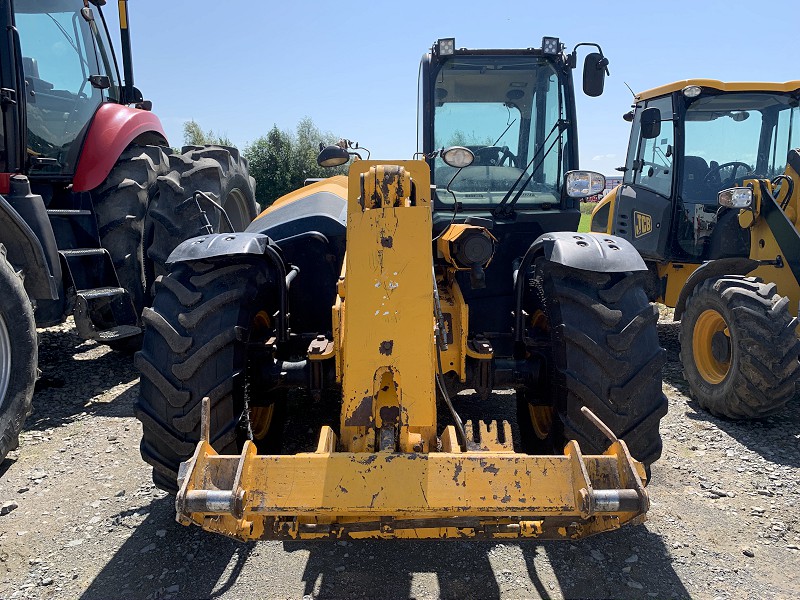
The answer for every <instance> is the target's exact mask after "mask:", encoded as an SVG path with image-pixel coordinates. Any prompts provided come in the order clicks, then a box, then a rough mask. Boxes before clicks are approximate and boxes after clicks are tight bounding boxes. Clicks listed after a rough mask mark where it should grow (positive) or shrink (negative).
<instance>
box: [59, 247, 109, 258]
mask: <svg viewBox="0 0 800 600" xmlns="http://www.w3.org/2000/svg"><path fill="white" fill-rule="evenodd" d="M59 252H61V254H63V255H64V257H71V256H102V255H103V254H105V253H106V249H105V248H75V249H74V250H59Z"/></svg>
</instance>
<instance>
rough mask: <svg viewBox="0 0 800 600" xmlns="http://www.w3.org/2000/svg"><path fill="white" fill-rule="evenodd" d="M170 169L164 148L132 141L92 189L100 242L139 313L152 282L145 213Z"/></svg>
mask: <svg viewBox="0 0 800 600" xmlns="http://www.w3.org/2000/svg"><path fill="white" fill-rule="evenodd" d="M167 171H168V163H167V156H166V154H165V153H164V150H163V149H162V148H160V147H158V146H140V145H137V144H132V145H131V146H129V147H128V148H127V149H126V150H125V152H123V153H122V155H121V156H120V157H119V160H118V161H117V164H116V165H114V168H113V169H112V170H111V173H109V175H108V177H106V180H105V181H104V182H103V183H102V184H100V186H98V187H97V188H96V189H95V190H93V191H92V202H93V204H94V210H95V215H96V217H97V227H98V229H99V232H100V243H101V244H102V245H103V247H104V248H105V249H106V250H108V253H109V254H110V255H111V260H112V261H113V263H114V268H115V270H116V271H117V277H118V278H119V283H120V285H121V286H122V287H123V288H125V289H126V290H128V292H129V293H130V295H131V299H132V300H133V306H134V308H135V309H136V314H141V312H142V309H143V308H144V307H145V306H147V305H148V304H149V298H148V293H147V288H148V284H149V283H151V282H152V280H150V281H148V280H147V271H148V268H147V264H146V263H147V258H146V256H145V248H144V224H145V215H146V214H147V208H148V205H149V204H150V201H151V200H152V199H153V198H154V197H155V195H156V194H157V192H158V178H159V177H160V176H162V175H165V174H166V173H167ZM181 241H182V240H181ZM121 341H124V340H121Z"/></svg>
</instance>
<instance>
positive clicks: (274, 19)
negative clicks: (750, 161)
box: [106, 0, 800, 174]
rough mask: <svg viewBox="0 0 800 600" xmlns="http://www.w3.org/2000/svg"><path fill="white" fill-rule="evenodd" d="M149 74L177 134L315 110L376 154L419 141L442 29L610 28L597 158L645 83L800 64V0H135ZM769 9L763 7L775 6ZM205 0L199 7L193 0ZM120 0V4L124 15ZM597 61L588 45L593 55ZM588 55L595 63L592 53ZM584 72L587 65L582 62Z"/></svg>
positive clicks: (591, 132)
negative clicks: (425, 75) (421, 95)
mask: <svg viewBox="0 0 800 600" xmlns="http://www.w3.org/2000/svg"><path fill="white" fill-rule="evenodd" d="M129 5H130V9H129V10H130V26H131V33H132V38H133V52H134V66H135V75H136V85H137V87H139V88H140V89H141V90H142V92H143V93H144V96H145V98H148V99H150V100H152V101H153V110H154V112H155V113H156V114H158V115H159V116H160V117H161V120H162V122H163V124H164V127H165V128H166V131H167V134H168V135H169V138H170V142H171V144H172V145H176V146H177V145H180V144H181V143H182V125H183V122H184V121H186V120H189V119H194V120H196V121H197V122H199V123H200V124H201V126H202V127H203V128H204V129H213V130H214V131H215V132H217V133H224V134H226V135H227V136H228V137H230V138H231V139H232V140H233V142H234V143H235V144H237V145H238V146H240V147H244V146H245V145H246V144H247V143H248V142H251V141H253V140H254V139H256V138H257V137H259V136H261V135H263V134H265V133H266V132H267V131H268V130H269V129H270V128H271V127H272V125H273V124H277V125H278V127H280V128H282V129H293V128H294V126H295V125H296V123H297V122H298V121H299V120H300V119H301V118H303V117H304V116H310V117H311V118H313V120H314V122H315V123H316V124H317V125H318V126H319V127H320V129H322V130H326V131H331V132H333V133H335V134H337V135H340V136H344V137H347V138H349V139H351V140H357V141H358V142H360V143H361V145H362V146H365V147H367V148H369V149H370V150H371V151H372V156H373V157H374V158H377V157H386V158H409V157H410V156H411V155H412V153H413V152H414V149H415V143H416V142H415V140H416V104H417V98H416V95H417V69H418V63H419V59H420V57H421V56H422V54H423V53H424V52H425V51H426V50H427V49H428V48H429V47H430V45H431V44H432V43H433V42H434V41H435V40H436V39H437V38H440V37H453V36H455V38H456V45H457V46H458V47H469V48H491V47H498V48H522V47H528V46H537V47H538V46H539V45H540V44H541V38H542V36H544V35H549V36H558V37H560V38H561V40H562V42H564V43H565V44H566V45H567V49H568V50H570V49H571V48H572V46H574V45H575V44H577V43H578V42H582V41H592V42H597V43H599V44H600V45H601V46H602V47H603V51H604V52H605V54H606V56H607V57H608V58H609V60H610V70H611V77H610V78H608V79H607V80H606V91H605V94H604V95H603V96H601V97H600V98H587V97H586V96H583V94H582V93H580V92H579V93H578V99H577V102H578V129H579V135H580V150H581V166H582V167H583V168H587V169H593V170H598V171H601V172H603V173H605V174H613V172H614V171H613V169H614V167H616V166H619V165H621V164H622V163H623V161H624V154H625V150H626V147H627V139H628V127H629V126H628V124H627V123H625V122H624V121H623V120H622V118H621V116H622V114H623V113H624V112H626V111H627V110H628V108H629V105H630V102H631V94H630V92H629V91H628V90H627V88H626V87H625V83H626V82H627V83H628V85H630V86H631V87H632V88H633V89H634V90H635V91H641V90H645V89H648V88H651V87H655V86H658V85H661V84H664V83H668V82H670V81H675V80H680V79H686V78H690V77H704V78H712V79H722V80H751V81H770V80H774V81H787V80H791V79H800V62H798V57H797V55H796V52H793V51H792V45H793V44H794V42H795V35H796V31H795V28H796V26H797V23H796V21H797V19H796V17H797V15H798V8H797V6H798V5H797V4H796V3H795V2H788V1H783V0H781V1H775V2H769V3H752V2H751V3H743V2H741V3H740V2H737V1H728V2H718V1H695V2H661V3H658V4H655V3H649V2H647V3H639V4H636V3H630V2H626V3H616V2H602V3H601V2H586V1H574V0H573V1H571V2H565V1H563V0H562V1H558V2H549V3H544V2H536V1H528V2H519V1H514V0H503V1H491V2H489V1H484V2H474V1H471V0H469V1H465V2H460V3H459V2H454V1H452V0H448V1H444V2H432V1H430V0H428V1H425V2H421V1H417V0H407V1H406V2H392V3H385V2H377V1H375V2H319V3H318V2H288V3H287V2H270V1H261V2H259V1H256V2H253V1H249V2H244V1H242V0H228V1H226V2H219V1H215V2H211V1H210V0H193V1H192V2H188V1H185V0H170V1H167V2H165V1H157V0H130V2H129ZM762 6H763V7H765V8H768V10H764V11H762V12H759V8H760V7H762ZM189 7H191V10H189ZM115 8H116V2H109V4H108V5H107V8H106V12H107V13H109V14H110V15H113V19H112V21H114V22H116V15H115ZM581 60H582V59H581ZM581 64H582V63H581ZM575 75H576V81H580V70H579V69H578V70H576V72H575Z"/></svg>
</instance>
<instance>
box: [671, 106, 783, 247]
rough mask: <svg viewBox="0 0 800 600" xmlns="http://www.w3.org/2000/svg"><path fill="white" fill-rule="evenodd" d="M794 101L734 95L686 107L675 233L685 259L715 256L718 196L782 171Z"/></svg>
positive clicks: (718, 215) (718, 211) (718, 212)
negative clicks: (713, 242) (755, 178)
mask: <svg viewBox="0 0 800 600" xmlns="http://www.w3.org/2000/svg"><path fill="white" fill-rule="evenodd" d="M791 102H792V99H791V96H789V95H786V94H771V93H751V92H746V93H738V92H730V93H722V94H717V95H709V96H701V97H700V98H698V99H697V100H695V101H694V102H692V103H691V104H690V105H689V107H688V108H687V109H686V113H685V116H684V118H683V127H684V156H683V165H682V173H680V191H679V194H678V206H677V207H676V227H675V231H676V233H677V235H676V238H677V242H678V245H679V246H680V249H681V250H682V251H683V252H684V253H685V254H686V255H687V258H689V259H691V260H708V259H710V258H713V257H712V256H711V255H710V254H709V253H710V252H711V250H712V248H713V246H712V240H713V237H714V228H715V227H716V225H717V221H718V218H719V217H720V215H721V214H722V213H721V212H720V207H719V205H718V204H717V193H718V192H720V191H721V190H724V189H726V188H729V187H733V186H736V185H741V184H742V182H743V181H744V180H745V179H748V178H754V177H757V178H760V177H772V176H774V175H776V174H778V172H783V169H784V168H785V165H786V156H787V154H788V151H789V137H790V135H791V134H790V131H789V129H790V125H791V122H792V118H791V114H790V113H791V112H792V111H793V110H794V111H796V109H792V108H791Z"/></svg>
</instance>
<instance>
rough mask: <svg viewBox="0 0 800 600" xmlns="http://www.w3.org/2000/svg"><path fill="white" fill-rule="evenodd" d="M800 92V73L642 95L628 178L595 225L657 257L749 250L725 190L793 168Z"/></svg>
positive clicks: (696, 258) (680, 258)
mask: <svg viewBox="0 0 800 600" xmlns="http://www.w3.org/2000/svg"><path fill="white" fill-rule="evenodd" d="M799 92H800V84H798V82H788V83H785V84H759V83H722V82H719V81H712V80H689V81H681V82H676V83H673V84H670V85H666V86H663V87H660V88H656V89H654V90H650V91H647V92H644V93H642V94H640V95H639V96H637V97H636V103H635V104H634V106H633V109H632V110H631V111H630V112H629V113H628V114H627V115H626V119H627V120H630V121H632V129H631V137H630V143H629V147H628V154H627V160H626V163H625V166H624V167H623V168H622V169H621V170H623V172H624V177H623V183H622V186H621V187H620V188H619V189H618V190H617V191H616V193H614V194H613V195H612V194H610V195H609V196H608V197H607V199H606V201H605V202H604V203H603V204H602V205H601V206H600V207H598V208H597V209H596V211H595V216H594V218H593V221H592V229H593V231H603V232H608V233H614V234H617V235H620V236H621V237H624V238H626V239H628V240H630V241H631V242H632V243H633V245H634V246H635V247H636V248H637V249H638V250H639V251H640V253H641V254H642V255H643V256H644V257H645V258H646V259H650V260H655V261H676V262H685V263H696V264H698V263H702V262H705V261H708V260H713V259H717V258H726V257H734V256H747V255H748V253H749V242H750V239H749V235H747V232H746V230H743V229H742V228H740V227H739V224H738V221H737V219H736V217H737V215H738V210H731V209H727V208H724V207H720V205H719V203H718V201H717V196H718V194H719V192H721V191H722V190H725V189H728V188H732V187H735V186H741V185H742V184H743V182H744V180H746V179H772V178H774V177H776V176H778V175H781V174H782V173H783V172H784V170H785V168H786V160H787V154H788V152H789V150H790V149H791V148H796V147H798V146H800V108H798V101H799V100H800V93H799ZM612 202H616V209H615V210H612V211H611V213H612V214H614V215H615V217H614V218H612V219H611V222H609V218H608V215H609V209H610V208H611V203H612Z"/></svg>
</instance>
